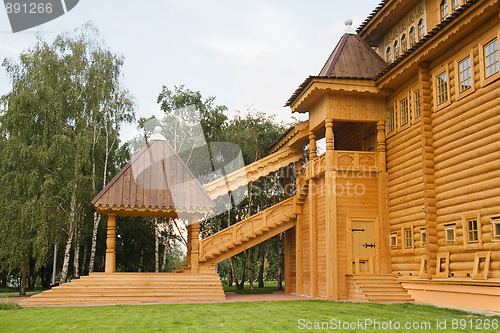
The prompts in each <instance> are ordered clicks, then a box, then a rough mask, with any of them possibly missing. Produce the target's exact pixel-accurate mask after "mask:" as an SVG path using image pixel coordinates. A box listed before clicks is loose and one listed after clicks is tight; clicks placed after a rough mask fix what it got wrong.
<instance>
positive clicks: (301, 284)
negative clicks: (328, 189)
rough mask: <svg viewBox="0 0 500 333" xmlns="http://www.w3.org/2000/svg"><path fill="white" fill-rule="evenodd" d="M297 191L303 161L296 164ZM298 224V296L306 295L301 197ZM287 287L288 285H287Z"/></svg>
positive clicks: (296, 227) (296, 279) (296, 260)
mask: <svg viewBox="0 0 500 333" xmlns="http://www.w3.org/2000/svg"><path fill="white" fill-rule="evenodd" d="M295 173H296V175H295V189H296V192H297V194H300V193H301V192H300V191H301V189H299V187H298V186H299V183H300V177H301V175H302V159H300V160H298V161H297V162H295ZM297 199H298V200H297V224H296V226H295V284H296V286H295V289H296V291H295V292H296V294H297V295H303V294H304V269H303V262H304V259H303V258H304V257H303V245H302V237H303V234H302V219H303V217H302V216H303V215H302V214H303V213H302V204H303V201H301V200H300V199H301V197H298V198H297ZM285 285H286V284H285Z"/></svg>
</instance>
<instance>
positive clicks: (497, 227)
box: [491, 217, 500, 240]
mask: <svg viewBox="0 0 500 333" xmlns="http://www.w3.org/2000/svg"><path fill="white" fill-rule="evenodd" d="M491 227H492V228H493V239H494V240H500V217H495V218H493V219H492V220H491Z"/></svg>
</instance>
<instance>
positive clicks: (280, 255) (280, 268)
mask: <svg viewBox="0 0 500 333" xmlns="http://www.w3.org/2000/svg"><path fill="white" fill-rule="evenodd" d="M278 261H279V265H278V290H283V271H284V269H283V264H284V258H283V233H281V234H280V235H279V243H278Z"/></svg>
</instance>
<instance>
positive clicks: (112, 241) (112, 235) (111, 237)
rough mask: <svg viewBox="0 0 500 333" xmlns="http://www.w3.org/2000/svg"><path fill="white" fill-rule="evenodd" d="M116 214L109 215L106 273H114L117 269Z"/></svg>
mask: <svg viewBox="0 0 500 333" xmlns="http://www.w3.org/2000/svg"><path fill="white" fill-rule="evenodd" d="M115 248H116V216H114V215H108V228H107V232H106V262H105V265H104V272H105V273H114V272H115V270H116V252H115Z"/></svg>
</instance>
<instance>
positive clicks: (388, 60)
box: [385, 46, 392, 64]
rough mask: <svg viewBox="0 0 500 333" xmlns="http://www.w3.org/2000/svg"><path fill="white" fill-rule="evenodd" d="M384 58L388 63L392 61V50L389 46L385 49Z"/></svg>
mask: <svg viewBox="0 0 500 333" xmlns="http://www.w3.org/2000/svg"><path fill="white" fill-rule="evenodd" d="M385 58H386V60H387V63H389V64H390V63H391V62H392V50H391V47H390V46H389V47H388V48H387V51H385Z"/></svg>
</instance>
